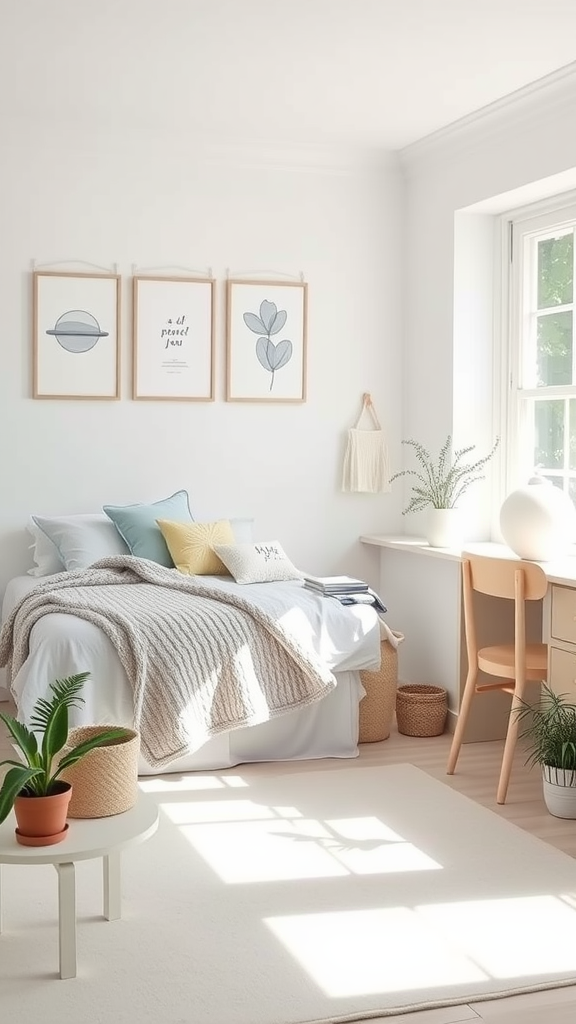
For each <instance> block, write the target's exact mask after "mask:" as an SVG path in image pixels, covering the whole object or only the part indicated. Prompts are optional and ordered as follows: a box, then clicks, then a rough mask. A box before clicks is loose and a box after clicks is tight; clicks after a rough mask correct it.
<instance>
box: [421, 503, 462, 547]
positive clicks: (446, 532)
mask: <svg viewBox="0 0 576 1024" xmlns="http://www.w3.org/2000/svg"><path fill="white" fill-rule="evenodd" d="M426 540H427V541H428V543H429V545H430V547H431V548H454V547H459V546H460V542H461V530H460V512H459V510H458V509H457V508H429V509H428V521H427V524H426Z"/></svg>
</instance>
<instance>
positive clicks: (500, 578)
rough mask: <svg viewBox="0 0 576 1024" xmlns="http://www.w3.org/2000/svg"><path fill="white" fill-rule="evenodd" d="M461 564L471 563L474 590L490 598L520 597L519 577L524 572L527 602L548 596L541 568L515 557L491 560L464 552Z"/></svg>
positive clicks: (471, 580) (546, 583) (524, 589)
mask: <svg viewBox="0 0 576 1024" xmlns="http://www.w3.org/2000/svg"><path fill="white" fill-rule="evenodd" d="M462 561H463V562H464V561H465V562H468V564H469V570H470V582H471V586H472V589H473V590H478V591H479V592H480V593H482V594H488V595H489V596H490V597H507V598H510V599H511V600H514V598H515V596H516V594H517V589H516V588H517V583H516V580H517V574H518V572H521V573H522V577H523V586H522V590H523V597H524V600H525V601H539V600H540V599H541V598H543V597H544V596H545V594H546V591H547V589H548V580H547V578H546V573H545V572H544V570H543V569H542V567H541V566H539V565H537V564H536V563H535V562H525V561H521V560H520V559H514V558H491V557H489V556H486V555H474V554H472V553H471V552H468V551H463V552H462Z"/></svg>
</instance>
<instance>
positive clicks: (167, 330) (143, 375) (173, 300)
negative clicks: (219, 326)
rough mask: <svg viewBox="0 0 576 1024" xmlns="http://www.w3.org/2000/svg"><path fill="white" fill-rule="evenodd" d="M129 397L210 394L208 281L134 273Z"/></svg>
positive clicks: (200, 397) (202, 397)
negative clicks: (130, 388) (131, 377)
mask: <svg viewBox="0 0 576 1024" xmlns="http://www.w3.org/2000/svg"><path fill="white" fill-rule="evenodd" d="M133 297H134V321H133V355H134V362H133V373H134V380H133V397H134V398H143V399H159V400H172V401H188V402H211V401H213V399H214V281H213V280H212V279H211V278H190V277H134V279H133Z"/></svg>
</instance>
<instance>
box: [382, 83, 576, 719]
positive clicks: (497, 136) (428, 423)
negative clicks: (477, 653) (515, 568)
mask: <svg viewBox="0 0 576 1024" xmlns="http://www.w3.org/2000/svg"><path fill="white" fill-rule="evenodd" d="M575 109H576V81H575V80H574V78H573V77H572V78H564V79H563V80H561V81H554V82H552V83H551V84H550V85H549V86H547V87H546V88H542V89H531V90H528V91H527V92H526V93H524V94H521V95H519V96H516V97H512V98H510V100H509V101H507V102H504V103H501V104H498V105H496V106H495V107H494V108H493V110H491V111H486V112H485V113H484V114H482V115H478V116H475V117H472V118H470V119H469V120H468V121H466V122H463V123H461V124H460V125H456V126H453V127H452V128H451V129H449V130H447V131H445V132H440V133H438V135H437V136H431V137H430V138H429V139H428V140H423V141H422V142H420V143H417V144H416V145H414V146H412V147H410V148H409V149H407V150H405V151H404V152H403V153H402V163H403V167H404V170H405V175H406V220H405V230H406V237H405V244H406V250H407V254H408V258H407V266H406V277H407V279H408V280H409V281H410V282H411V289H412V295H411V298H410V301H407V302H406V306H405V313H406V322H405V362H404V392H403V399H404V401H403V409H402V431H401V433H402V437H416V438H418V439H419V440H421V441H423V442H424V443H429V444H430V446H431V447H432V448H436V447H437V446H438V445H439V444H440V443H441V442H442V441H443V440H444V439H445V437H446V435H447V434H448V433H451V432H453V433H454V436H455V440H456V441H457V443H458V444H460V443H464V444H477V445H478V453H479V454H483V453H484V452H485V451H488V450H489V449H490V447H491V444H492V440H493V438H494V434H495V426H496V424H495V418H494V404H495V401H496V400H497V396H496V392H495V388H494V341H495V331H496V330H497V329H498V327H499V310H498V308H497V306H496V304H495V301H494V300H495V296H496V294H497V287H496V286H495V278H494V274H495V272H496V269H497V268H496V255H495V254H496V250H497V240H496V239H495V213H492V212H491V211H504V210H506V209H510V208H512V207H514V206H515V205H522V204H524V203H526V202H528V201H530V199H531V198H534V199H536V198H543V197H544V196H545V195H549V194H552V192H553V191H558V190H559V187H560V188H562V187H564V189H569V188H572V187H573V185H574V178H573V175H572V173H571V169H574V168H576V135H575V133H574V110H575ZM554 176H560V177H559V178H556V179H554ZM455 253H456V258H455ZM493 471H494V478H495V479H498V475H499V474H498V464H497V460H495V461H494V466H493ZM490 475H491V474H490V473H488V474H487V480H486V482H485V483H479V484H477V485H475V487H474V489H473V490H471V491H470V492H468V496H467V503H466V511H467V513H468V516H469V519H468V528H467V529H466V530H465V533H466V537H465V539H467V540H484V539H489V538H490V529H491V526H492V525H493V524H492V523H491V518H492V517H491V488H490ZM404 527H405V531H406V533H414V534H418V533H421V532H422V531H421V527H420V529H419V523H418V518H417V517H410V519H405V520H404ZM402 557H403V559H404V572H403V573H398V572H397V573H396V574H395V575H394V578H393V580H392V577H391V578H389V579H388V578H387V575H386V564H387V563H386V559H385V558H383V559H382V570H383V571H382V581H381V588H382V590H383V591H384V592H385V593H386V594H387V598H388V603H389V606H390V608H391V609H394V608H395V607H398V608H399V609H401V611H402V615H401V620H400V619H399V620H396V621H397V625H398V628H399V629H401V630H402V632H404V633H405V634H406V642H405V643H404V644H403V645H402V648H401V650H400V676H401V678H403V679H404V680H409V681H412V682H426V681H427V680H432V681H434V682H436V683H439V684H441V685H442V684H443V685H445V686H446V687H447V688H448V690H449V694H450V698H451V706H452V707H454V706H455V703H456V700H457V693H458V671H457V669H453V670H452V671H450V670H449V669H448V668H447V658H449V659H450V658H451V662H450V663H451V664H452V665H453V666H455V665H456V664H457V657H456V656H457V654H458V652H459V650H460V625H459V617H458V616H454V615H453V614H452V612H453V597H454V595H453V589H452V587H451V586H450V585H449V583H447V581H446V578H445V576H446V570H445V567H444V566H442V565H441V561H440V560H439V559H430V560H429V561H430V563H431V565H430V566H428V567H427V578H426V581H425V584H424V581H423V576H422V569H421V565H420V563H421V562H422V559H418V558H414V557H410V556H409V555H406V556H397V558H396V562H398V560H399V559H400V558H402ZM432 563H433V564H432ZM424 585H425V586H426V592H427V593H428V595H429V597H430V600H429V603H428V609H427V611H428V616H429V621H428V624H427V627H428V632H430V630H432V631H437V634H438V635H440V636H442V637H444V638H446V625H447V618H448V620H449V623H450V624H451V634H450V637H451V639H448V640H446V642H447V643H451V647H452V649H451V652H450V653H449V654H446V652H445V653H444V656H443V657H436V654H435V649H434V645H431V644H430V643H429V642H427V641H426V634H425V632H424V631H423V630H422V623H421V620H420V618H419V613H418V609H417V607H416V606H414V603H413V601H412V600H411V598H412V595H414V594H416V595H420V594H421V593H422V590H423V587H424ZM416 605H418V602H416ZM413 609H414V610H413ZM451 609H452V611H451Z"/></svg>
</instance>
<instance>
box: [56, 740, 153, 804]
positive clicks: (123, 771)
mask: <svg viewBox="0 0 576 1024" xmlns="http://www.w3.org/2000/svg"><path fill="white" fill-rule="evenodd" d="M110 728H113V726H109V725H85V726H79V727H78V728H77V729H71V730H70V733H69V735H68V741H67V743H66V746H65V747H64V749H63V751H62V756H64V755H65V754H67V753H68V752H69V751H70V750H71V748H72V747H75V746H77V744H78V743H83V742H85V741H86V740H89V739H92V737H93V736H98V735H99V734H100V733H102V732H105V731H106V730H107V729H110ZM127 733H128V736H127V737H126V738H123V739H119V740H112V741H111V742H110V743H108V744H106V746H103V747H95V749H94V750H89V751H88V753H87V754H85V756H84V757H83V758H81V759H80V761H77V762H76V764H73V765H71V766H70V767H69V768H66V769H65V770H64V771H63V772H62V775H61V778H62V779H64V780H65V781H66V782H71V783H72V798H71V800H70V807H69V809H68V817H69V818H107V817H109V816H110V815H112V814H122V813H123V812H124V811H128V810H130V808H131V807H133V806H134V804H135V803H136V800H137V798H138V754H139V752H140V736H139V734H138V733H137V732H135V731H134V730H133V729H128V730H127Z"/></svg>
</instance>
